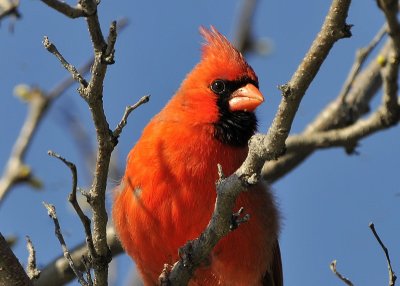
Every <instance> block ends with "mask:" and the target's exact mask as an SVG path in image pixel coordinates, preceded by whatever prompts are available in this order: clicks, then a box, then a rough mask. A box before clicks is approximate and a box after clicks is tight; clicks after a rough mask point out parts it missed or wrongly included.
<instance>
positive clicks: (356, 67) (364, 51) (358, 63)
mask: <svg viewBox="0 0 400 286" xmlns="http://www.w3.org/2000/svg"><path fill="white" fill-rule="evenodd" d="M386 30H387V25H386V24H384V25H383V26H382V27H381V28H380V29H379V31H378V33H377V34H376V35H375V37H374V38H373V39H372V40H371V42H370V43H369V44H368V45H367V46H366V47H363V48H360V49H358V50H357V52H356V59H355V61H354V63H353V66H352V67H351V69H350V72H349V74H348V76H347V78H346V81H345V82H344V84H343V87H342V90H341V91H340V93H339V98H341V99H342V103H343V104H346V96H347V94H348V93H349V91H350V89H351V87H352V85H353V82H354V80H355V78H356V77H357V75H358V74H359V72H360V70H361V68H362V66H363V64H364V63H365V61H366V59H367V58H368V56H369V55H370V54H371V52H372V51H373V50H374V49H375V47H376V46H377V45H378V44H379V42H380V41H381V40H382V38H383V36H384V35H385V34H386Z"/></svg>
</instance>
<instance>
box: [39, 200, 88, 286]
mask: <svg viewBox="0 0 400 286" xmlns="http://www.w3.org/2000/svg"><path fill="white" fill-rule="evenodd" d="M43 205H44V206H45V207H46V209H47V214H48V215H49V217H50V218H51V219H52V220H53V222H54V230H55V234H56V237H57V238H58V241H59V242H60V244H61V247H62V250H63V253H64V257H65V259H67V260H68V263H69V266H70V267H71V269H72V270H73V271H74V273H75V275H76V277H77V278H78V281H79V283H80V284H81V285H82V286H89V284H88V283H87V282H86V281H85V279H84V278H83V276H82V272H81V271H79V269H77V268H76V267H75V264H74V261H73V260H72V258H71V254H70V253H69V251H68V248H67V245H66V243H65V240H64V236H63V235H62V233H61V228H60V223H59V222H58V218H57V214H56V208H55V207H54V205H52V204H47V203H45V202H43Z"/></svg>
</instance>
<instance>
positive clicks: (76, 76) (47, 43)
mask: <svg viewBox="0 0 400 286" xmlns="http://www.w3.org/2000/svg"><path fill="white" fill-rule="evenodd" d="M43 46H44V47H45V48H46V50H47V51H49V52H50V53H52V54H53V55H55V56H56V58H57V59H58V60H59V61H60V62H61V64H62V65H63V67H64V68H65V69H66V70H67V71H69V72H70V73H71V75H72V78H73V79H74V80H76V81H77V82H79V83H80V84H81V85H82V86H83V87H87V85H88V83H87V81H86V80H85V79H84V78H83V77H82V76H81V75H80V74H79V73H78V71H77V69H76V68H75V67H74V66H73V65H71V64H70V63H68V62H67V61H66V60H65V58H64V57H63V55H62V54H61V53H60V52H59V51H58V50H57V48H56V46H55V45H54V44H53V43H52V42H50V41H49V38H48V37H47V36H45V37H44V40H43Z"/></svg>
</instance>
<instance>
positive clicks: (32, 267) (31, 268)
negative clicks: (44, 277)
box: [26, 236, 40, 280]
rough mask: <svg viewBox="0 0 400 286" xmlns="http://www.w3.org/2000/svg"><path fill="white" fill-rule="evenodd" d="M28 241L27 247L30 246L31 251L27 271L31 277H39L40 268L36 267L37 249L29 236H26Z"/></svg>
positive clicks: (29, 250)
mask: <svg viewBox="0 0 400 286" xmlns="http://www.w3.org/2000/svg"><path fill="white" fill-rule="evenodd" d="M26 242H27V243H26V247H27V248H28V252H29V256H28V264H27V265H26V273H27V274H28V276H29V279H31V280H33V279H38V278H39V276H40V270H39V269H37V267H36V251H35V248H34V247H33V244H32V241H31V239H30V237H29V236H26Z"/></svg>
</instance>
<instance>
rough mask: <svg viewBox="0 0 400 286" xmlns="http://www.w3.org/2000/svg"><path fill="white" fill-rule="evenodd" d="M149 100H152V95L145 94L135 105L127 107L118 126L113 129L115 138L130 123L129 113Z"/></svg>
mask: <svg viewBox="0 0 400 286" xmlns="http://www.w3.org/2000/svg"><path fill="white" fill-rule="evenodd" d="M149 100H150V95H145V96H142V97H141V98H140V99H139V101H138V102H136V103H135V104H134V105H130V106H127V107H126V108H125V112H124V115H123V116H122V119H121V121H120V122H119V123H118V125H117V127H116V128H115V130H114V131H113V136H114V137H115V138H118V137H119V135H121V132H122V129H123V128H124V127H125V125H126V124H127V123H128V117H129V114H131V112H132V111H134V110H135V109H136V108H138V107H139V106H141V105H142V104H145V103H147V102H149Z"/></svg>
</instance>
